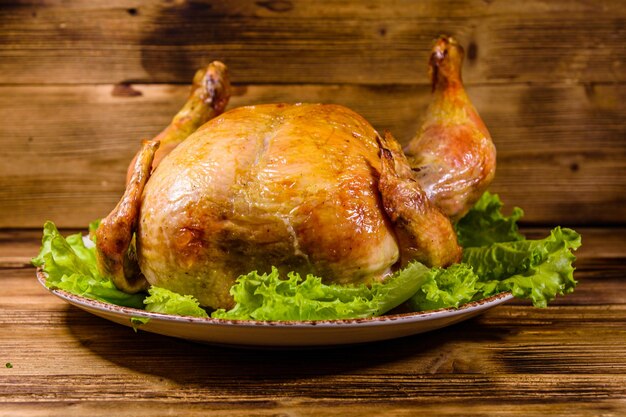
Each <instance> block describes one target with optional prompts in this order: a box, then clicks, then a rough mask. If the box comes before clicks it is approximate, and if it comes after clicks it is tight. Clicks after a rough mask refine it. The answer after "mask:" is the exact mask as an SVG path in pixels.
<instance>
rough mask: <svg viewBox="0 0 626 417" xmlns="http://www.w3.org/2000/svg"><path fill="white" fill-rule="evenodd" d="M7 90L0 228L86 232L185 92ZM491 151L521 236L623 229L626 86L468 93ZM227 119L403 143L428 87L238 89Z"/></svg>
mask: <svg viewBox="0 0 626 417" xmlns="http://www.w3.org/2000/svg"><path fill="white" fill-rule="evenodd" d="M130 88H134V89H135V90H136V91H138V92H140V93H141V95H139V96H130V97H129V96H118V95H115V94H113V91H114V87H113V86H111V85H99V86H19V87H18V86H4V87H0V108H1V109H2V114H3V119H4V120H15V121H23V120H28V121H31V120H33V118H34V120H36V122H35V121H33V122H24V123H22V122H20V123H4V124H2V125H1V126H0V138H1V140H2V143H3V152H2V153H1V154H0V207H2V209H0V227H40V226H41V225H42V224H43V222H44V220H46V219H52V220H54V221H56V222H57V223H58V224H59V225H60V226H61V227H84V226H85V225H86V224H87V223H88V222H89V221H91V220H93V219H95V218H98V217H102V216H104V215H106V214H107V213H108V211H109V210H111V209H112V208H113V207H114V206H115V204H116V202H117V199H118V198H119V196H121V194H122V191H123V184H124V175H125V171H126V166H127V164H128V162H129V161H130V159H131V157H132V155H133V154H134V152H135V151H136V149H137V144H138V141H139V139H140V138H144V137H151V136H153V135H154V134H155V133H156V132H158V131H159V130H160V129H161V128H162V127H163V126H164V125H166V124H167V123H168V122H169V119H170V117H171V116H172V115H173V114H174V113H175V112H176V111H177V108H178V107H179V106H181V105H182V103H183V102H184V100H185V96H186V94H187V90H188V87H186V86H176V85H141V86H139V85H134V86H131V87H130ZM469 93H470V95H471V97H472V98H473V100H474V102H475V105H476V107H477V108H478V109H479V111H480V112H481V114H482V115H483V118H484V119H485V121H486V123H487V125H488V126H489V127H490V129H491V132H492V135H493V137H494V140H495V142H496V146H497V147H498V161H499V162H498V172H497V175H496V181H495V182H494V184H493V185H492V190H493V191H495V192H498V193H500V194H501V196H502V198H503V200H504V201H505V202H506V203H507V204H508V205H509V206H510V207H511V206H513V205H517V206H521V207H523V208H524V209H525V211H526V218H525V221H526V222H528V223H529V224H548V225H557V224H561V225H571V224H578V225H594V224H623V223H624V221H625V220H626V141H625V140H624V138H625V137H626V136H625V135H626V130H625V127H624V124H623V120H625V118H626V107H625V106H623V105H621V104H620V103H623V102H625V101H626V85H617V86H604V85H598V86H595V87H593V88H584V87H582V86H576V85H573V86H563V85H556V86H551V87H540V86H522V85H509V86H475V87H471V88H470V89H469ZM235 94H236V95H235V96H234V97H233V100H232V103H231V105H230V107H231V108H232V107H237V106H241V105H248V104H257V103H266V102H280V101H284V102H296V101H303V102H326V103H339V104H343V105H347V106H348V107H350V108H353V109H354V110H356V111H357V112H359V113H361V114H362V115H364V116H365V117H366V118H367V119H368V120H370V121H371V122H372V124H373V125H374V126H375V127H376V128H377V129H379V130H381V131H382V130H383V129H390V130H391V131H392V132H393V133H394V134H395V135H396V136H397V137H398V139H399V140H401V141H402V142H406V141H408V140H409V139H410V138H411V137H412V136H413V134H414V132H416V131H417V129H418V127H419V125H420V115H421V114H423V112H424V110H425V108H426V106H427V103H428V100H429V94H430V93H429V90H428V88H427V87H425V86H385V87H381V86H378V87H376V86H357V85H330V86H329V85H304V86H301V85H298V86H295V85H288V86H285V85H270V86H259V85H253V86H240V87H238V88H236V91H235Z"/></svg>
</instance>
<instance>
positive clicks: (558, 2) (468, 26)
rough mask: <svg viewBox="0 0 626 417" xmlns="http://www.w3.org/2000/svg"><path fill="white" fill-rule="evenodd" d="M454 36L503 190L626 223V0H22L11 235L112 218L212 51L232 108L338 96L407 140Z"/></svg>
mask: <svg viewBox="0 0 626 417" xmlns="http://www.w3.org/2000/svg"><path fill="white" fill-rule="evenodd" d="M440 33H446V34H451V35H454V36H456V37H457V38H458V39H459V40H460V41H461V43H462V44H463V45H465V47H466V51H467V60H466V63H465V67H464V78H465V81H466V83H467V86H468V91H469V94H470V96H471V98H472V99H473V101H474V104H475V105H476V107H477V108H478V111H479V112H480V113H481V115H482V116H483V118H484V120H485V122H486V123H487V125H488V127H489V128H490V130H491V133H492V135H493V137H494V140H495V142H496V146H497V148H498V164H499V165H498V172H497V175H496V181H495V182H494V184H493V186H492V190H493V191H496V192H498V193H500V194H501V196H502V197H503V199H504V200H505V202H506V203H507V204H508V205H519V206H521V207H523V208H524V209H525V211H526V221H527V223H529V224H535V225H554V224H561V225H603V226H607V225H608V226H611V225H618V224H622V225H623V224H626V208H625V207H626V122H625V120H626V104H625V103H626V42H625V40H626V3H625V2H624V1H623V0H612V1H610V0H598V1H584V0H578V1H569V0H544V1H539V0H537V1H524V2H518V1H499V0H480V1H478V0H476V1H474V0H424V1H400V0H391V1H385V0H378V1H375V0H365V1H357V0H354V1H341V0H328V1H313V0H311V1H304V0H257V1H253V0H236V1H202V2H200V1H178V0H174V1H159V2H157V1H145V2H143V1H139V0H135V1H132V0H107V1H102V0H93V1H89V0H84V1H69V2H68V1H61V0H56V1H55V0H51V1H46V2H41V1H27V0H23V1H14V2H9V1H5V2H3V3H2V4H1V5H0V117H1V119H0V120H1V123H0V140H1V144H2V148H1V149H2V151H1V152H0V227H5V228H6V227H9V228H15V227H40V226H41V225H42V224H43V222H44V220H46V219H52V220H54V221H55V222H56V223H57V224H58V225H60V226H64V227H81V226H85V225H86V224H87V223H88V222H89V221H90V220H93V219H95V218H97V217H100V216H103V215H106V213H107V212H108V211H109V210H110V209H111V208H112V207H113V206H114V205H115V203H116V201H117V199H118V198H119V196H120V195H121V193H122V191H123V184H124V174H125V170H126V166H127V164H128V162H129V160H130V158H131V157H132V155H133V154H134V152H135V150H136V149H137V146H138V141H139V140H140V139H141V138H143V137H150V136H152V135H154V134H155V133H156V132H158V131H159V130H160V129H161V128H162V127H164V126H165V125H166V124H167V123H168V122H169V118H170V117H171V116H172V115H173V114H174V113H175V111H176V110H177V108H178V107H179V106H180V105H181V104H182V103H183V102H184V100H185V96H186V94H187V90H188V83H189V82H190V80H191V77H192V75H193V72H194V70H195V69H196V68H198V67H200V66H202V65H204V64H206V63H208V62H209V61H211V60H214V59H219V60H222V61H224V62H225V63H226V64H227V65H228V66H229V67H230V69H231V75H232V78H233V81H234V82H235V84H236V89H235V96H234V97H233V99H232V101H231V105H230V106H231V107H233V106H241V105H246V104H255V103H263V102H275V101H285V102H297V101H308V102H328V103H330V102H334V103H340V104H344V105H347V106H349V107H351V108H353V109H354V110H356V111H357V112H359V113H361V114H363V115H364V116H365V117H366V118H367V119H368V120H370V121H371V122H372V124H373V125H374V126H375V127H376V128H378V129H390V130H391V131H392V132H393V133H394V134H395V135H396V136H397V137H398V138H399V139H401V140H402V141H407V140H408V139H410V138H411V137H412V135H413V134H414V133H415V131H416V130H417V128H418V126H419V123H420V115H421V114H422V113H423V111H424V110H425V107H426V105H427V103H428V100H429V94H430V89H429V86H428V80H427V74H426V60H427V56H428V52H429V49H430V44H431V41H432V39H433V38H434V37H436V36H437V35H439V34H440Z"/></svg>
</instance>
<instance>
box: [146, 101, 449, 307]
mask: <svg viewBox="0 0 626 417" xmlns="http://www.w3.org/2000/svg"><path fill="white" fill-rule="evenodd" d="M389 171H392V172H393V171H395V168H393V167H392V168H389V169H388V170H386V171H382V172H381V159H380V148H379V145H378V134H377V132H376V131H375V130H374V128H372V127H371V125H370V124H369V123H368V122H367V121H365V120H364V119H363V118H362V117H361V116H359V115H358V114H356V113H354V112H353V111H351V110H349V109H347V108H345V107H342V106H337V105H321V104H301V105H284V104H269V105H259V106H249V107H241V108H238V109H234V110H231V111H229V112H227V113H225V114H223V115H222V116H220V117H218V118H216V119H213V120H212V121H210V122H208V123H207V124H206V125H204V126H203V127H202V128H201V129H199V130H198V131H197V132H196V133H194V134H193V135H192V136H190V137H189V138H188V139H187V140H185V142H183V143H182V144H181V145H180V146H178V147H177V148H176V149H175V150H174V151H172V153H171V154H170V155H169V157H168V158H166V159H164V160H163V162H162V164H161V165H160V166H159V167H158V168H157V169H156V170H155V171H154V173H153V175H152V177H151V178H150V181H149V182H148V184H147V185H146V189H145V191H144V196H143V202H142V207H141V214H140V222H139V231H138V235H137V239H138V243H139V245H138V255H139V264H140V267H141V270H142V272H143V273H144V275H145V277H146V279H147V280H148V282H150V284H152V285H157V286H161V287H165V288H169V289H171V290H173V291H176V292H179V293H182V294H193V295H195V296H196V297H197V298H198V300H199V301H200V303H201V304H202V305H208V306H211V307H224V306H226V307H228V306H230V305H231V303H232V300H231V297H230V294H229V292H228V291H229V289H230V287H231V286H232V284H233V283H234V279H235V278H236V277H238V276H239V275H241V274H245V273H248V272H250V271H252V270H258V271H263V272H265V271H269V270H270V269H271V267H272V266H276V267H278V268H279V270H281V271H282V272H285V273H286V272H288V271H297V272H299V273H301V274H307V273H312V274H315V275H317V276H320V277H323V278H324V280H326V281H327V282H336V283H341V284H351V283H360V282H371V281H373V280H380V279H383V278H384V277H385V276H386V275H387V274H389V272H391V270H392V268H393V267H394V266H395V265H396V263H397V262H398V260H399V259H400V254H401V252H402V251H401V249H400V247H399V246H398V240H397V239H396V236H395V232H394V228H395V220H396V219H395V218H389V217H388V216H387V215H386V210H390V211H394V210H395V207H393V205H400V204H401V202H404V200H405V198H404V196H403V195H402V194H400V193H399V191H398V189H397V188H393V187H389V189H388V190H387V189H384V190H382V189H380V188H379V181H378V178H379V177H381V175H386V176H391V175H392V174H391V173H390V172H389ZM413 184H414V186H415V187H418V184H417V183H415V182H414V183H413ZM381 191H384V192H388V193H389V194H390V198H389V201H387V200H384V199H381V197H380V195H381ZM395 194H398V196H397V197H395V198H394V197H392V195H395ZM385 203H387V204H388V206H387V207H385ZM407 204H409V205H410V206H412V207H413V211H414V212H415V213H420V214H419V215H418V216H419V217H420V218H423V222H424V223H423V224H422V225H423V226H426V227H428V226H429V225H431V224H433V222H434V221H436V222H439V221H440V220H442V219H443V221H444V222H446V223H447V225H448V228H447V229H446V232H447V235H446V236H445V237H444V238H443V241H444V242H442V243H441V244H444V245H447V246H452V248H453V250H452V251H450V252H449V253H447V252H445V249H444V250H441V249H440V246H441V244H440V243H439V242H435V243H431V244H430V245H428V247H426V248H424V253H423V254H421V255H422V256H418V255H419V254H415V256H413V258H412V259H417V260H421V261H424V262H427V263H436V264H438V265H445V264H449V263H452V262H454V261H456V260H458V256H459V255H460V251H459V249H458V245H457V243H456V236H455V234H454V231H453V229H452V227H451V225H450V222H449V220H448V219H447V218H445V217H444V216H443V215H442V214H440V213H439V216H440V217H438V218H435V217H432V216H429V215H428V214H427V213H428V212H429V211H433V210H436V209H434V207H432V206H431V204H430V202H429V201H428V200H427V199H426V198H424V199H423V200H422V201H419V202H418V201H409V202H407ZM418 206H424V207H418ZM399 210H400V209H399ZM400 211H401V210H400ZM436 212H437V213H438V211H436ZM422 213H423V214H422ZM441 252H443V253H441ZM433 253H434V254H433ZM408 260H409V259H407V260H406V261H408Z"/></svg>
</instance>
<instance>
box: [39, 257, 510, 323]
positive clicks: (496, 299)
mask: <svg viewBox="0 0 626 417" xmlns="http://www.w3.org/2000/svg"><path fill="white" fill-rule="evenodd" d="M45 274H46V272H45V271H44V270H43V268H42V267H37V270H36V276H37V281H39V283H40V284H41V286H43V287H44V288H45V289H46V290H47V291H48V292H50V293H52V294H53V295H55V296H57V297H59V298H61V299H63V300H64V301H66V302H69V303H70V304H73V303H75V304H78V305H81V306H83V307H87V308H92V309H96V310H98V311H100V312H103V313H117V314H124V315H128V316H129V318H134V317H137V318H149V319H154V320H159V321H170V322H171V321H173V322H186V323H195V324H203V325H207V326H208V325H212V326H227V327H231V326H237V327H254V328H259V327H284V328H290V327H292V328H295V327H297V328H320V327H340V326H345V327H354V326H358V327H368V326H381V325H386V324H389V323H399V322H412V321H425V320H428V319H431V318H433V316H435V317H436V318H445V317H452V316H456V315H459V314H463V313H466V312H468V311H471V310H475V309H478V308H479V307H486V306H490V305H491V304H493V307H495V306H497V305H500V304H502V303H505V302H507V301H509V300H511V299H513V298H514V296H513V294H512V293H511V292H510V291H505V292H501V293H498V294H495V295H492V296H490V297H487V298H483V299H481V300H477V301H471V302H469V303H466V304H463V305H462V306H460V307H458V308H454V307H448V308H440V309H437V310H428V311H423V312H410V313H397V314H389V315H382V316H377V317H366V318H354V319H333V320H276V321H262V320H229V319H219V318H212V317H193V316H180V315H173V314H164V313H154V312H150V311H145V310H140V309H137V308H133V307H124V306H118V305H115V304H111V303H106V302H104V301H100V300H96V299H92V298H88V297H84V296H80V295H76V294H72V293H70V292H67V291H65V290H62V289H56V288H50V287H48V286H47V285H46V275H45Z"/></svg>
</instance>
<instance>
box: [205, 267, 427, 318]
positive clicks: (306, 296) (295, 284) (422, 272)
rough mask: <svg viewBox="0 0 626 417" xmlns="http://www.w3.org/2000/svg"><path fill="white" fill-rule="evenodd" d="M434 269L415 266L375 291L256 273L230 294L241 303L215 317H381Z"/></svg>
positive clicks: (292, 275)
mask: <svg viewBox="0 0 626 417" xmlns="http://www.w3.org/2000/svg"><path fill="white" fill-rule="evenodd" d="M428 273H429V268H427V267H426V266H424V265H422V264H420V263H419V262H414V263H411V264H409V265H408V266H407V267H406V268H403V269H402V270H401V271H398V272H396V273H395V274H393V275H392V276H391V277H389V278H387V279H386V280H385V281H384V282H382V283H381V282H376V283H373V284H371V285H370V286H366V285H364V284H361V285H358V286H344V285H337V284H324V283H322V279H321V278H319V277H316V276H313V275H307V276H306V277H305V278H302V277H301V276H300V274H297V273H295V272H290V273H289V274H287V279H282V278H281V277H280V274H279V272H278V270H277V269H276V268H273V269H272V271H271V272H270V273H266V274H259V273H257V272H251V273H249V274H247V275H242V276H240V277H239V278H238V279H237V282H236V283H235V285H234V286H233V287H232V288H231V290H230V293H231V295H232V296H233V298H234V299H235V302H236V303H237V304H236V305H235V307H234V308H232V309H231V310H228V311H225V310H223V309H220V310H216V311H214V312H213V314H212V315H211V317H214V318H223V319H230V320H335V319H348V318H361V317H372V316H379V315H381V314H384V313H386V312H387V311H389V310H391V309H393V308H395V307H397V306H399V305H400V304H402V303H404V302H405V301H406V300H407V299H408V298H409V297H411V295H413V294H415V292H416V291H417V290H418V289H419V288H420V286H421V285H422V283H423V281H424V279H425V278H426V276H427V275H428Z"/></svg>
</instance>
